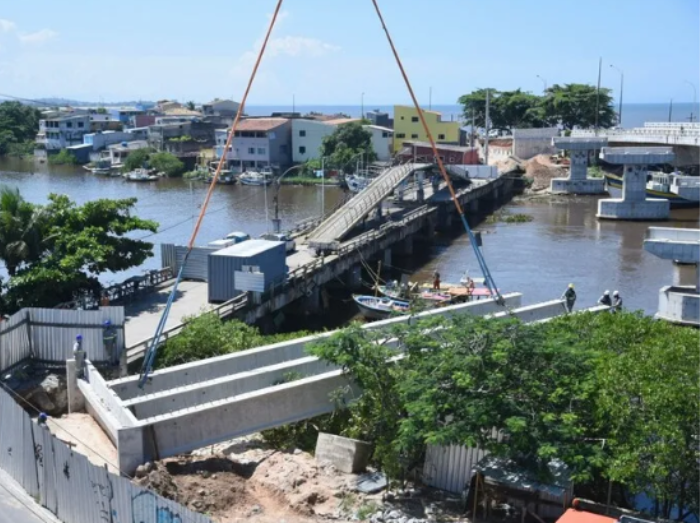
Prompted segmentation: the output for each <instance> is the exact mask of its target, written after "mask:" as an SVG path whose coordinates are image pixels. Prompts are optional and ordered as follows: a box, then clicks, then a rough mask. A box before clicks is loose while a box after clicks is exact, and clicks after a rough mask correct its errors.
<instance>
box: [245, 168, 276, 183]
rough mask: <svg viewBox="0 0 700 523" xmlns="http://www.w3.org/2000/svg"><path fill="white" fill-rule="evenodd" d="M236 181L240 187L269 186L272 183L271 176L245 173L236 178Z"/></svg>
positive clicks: (268, 174)
mask: <svg viewBox="0 0 700 523" xmlns="http://www.w3.org/2000/svg"><path fill="white" fill-rule="evenodd" d="M238 181H239V182H241V184H242V185H270V184H271V183H272V174H270V173H259V172H255V171H247V172H244V173H243V174H241V175H240V176H239V177H238Z"/></svg>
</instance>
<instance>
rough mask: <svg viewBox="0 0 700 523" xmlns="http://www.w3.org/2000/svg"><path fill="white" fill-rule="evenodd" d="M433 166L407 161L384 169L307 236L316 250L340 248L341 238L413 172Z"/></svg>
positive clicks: (307, 241)
mask: <svg viewBox="0 0 700 523" xmlns="http://www.w3.org/2000/svg"><path fill="white" fill-rule="evenodd" d="M430 167H432V164H429V163H406V164H402V165H396V166H394V167H391V168H389V169H387V170H386V171H384V172H383V173H382V174H380V175H379V176H377V177H376V178H375V179H374V180H372V182H371V183H370V184H369V185H368V186H367V187H366V188H365V189H364V190H363V191H361V192H360V193H359V194H358V195H357V196H355V197H354V198H353V199H352V200H350V201H349V202H348V203H347V204H345V205H343V206H342V207H341V208H340V209H338V210H337V211H336V212H334V213H333V214H331V215H330V216H329V217H328V218H327V219H326V220H324V221H323V222H322V223H321V224H320V225H319V226H318V227H317V228H316V229H315V230H314V231H313V232H312V233H311V234H310V235H309V236H308V238H307V240H306V243H308V245H309V246H310V247H312V248H315V249H329V248H337V246H338V240H340V239H341V238H343V237H344V236H346V235H347V234H348V233H349V232H350V231H351V230H352V228H353V227H355V225H357V224H358V223H359V222H360V220H362V219H363V218H365V217H366V216H367V215H368V214H369V213H370V212H371V211H372V210H373V209H375V208H377V205H378V204H379V203H381V201H382V200H384V199H385V198H386V197H387V196H389V194H391V193H392V192H393V191H394V189H396V187H398V186H399V184H401V183H402V182H403V181H404V180H405V179H406V178H408V177H409V176H410V175H411V174H414V173H416V172H419V171H424V170H425V169H428V168H430Z"/></svg>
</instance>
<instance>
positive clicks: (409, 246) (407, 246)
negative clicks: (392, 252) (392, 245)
mask: <svg viewBox="0 0 700 523" xmlns="http://www.w3.org/2000/svg"><path fill="white" fill-rule="evenodd" d="M399 252H400V254H407V255H409V256H410V255H411V254H413V236H408V237H406V238H404V239H403V240H401V243H400V244H399Z"/></svg>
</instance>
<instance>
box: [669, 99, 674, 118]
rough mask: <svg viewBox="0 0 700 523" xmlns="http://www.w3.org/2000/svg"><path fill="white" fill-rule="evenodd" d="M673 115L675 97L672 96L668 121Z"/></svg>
mask: <svg viewBox="0 0 700 523" xmlns="http://www.w3.org/2000/svg"><path fill="white" fill-rule="evenodd" d="M672 117H673V98H671V103H669V104H668V121H669V122H670V121H671V118H672Z"/></svg>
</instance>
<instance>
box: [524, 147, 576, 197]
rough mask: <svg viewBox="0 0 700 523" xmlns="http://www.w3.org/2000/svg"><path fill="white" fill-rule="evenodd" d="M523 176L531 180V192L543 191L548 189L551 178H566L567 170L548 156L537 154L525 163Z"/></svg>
mask: <svg viewBox="0 0 700 523" xmlns="http://www.w3.org/2000/svg"><path fill="white" fill-rule="evenodd" d="M523 165H524V167H525V176H526V177H527V178H530V179H531V180H532V186H531V187H530V190H531V191H534V192H537V191H543V190H546V189H549V186H550V182H551V180H552V178H566V177H567V176H568V169H567V167H565V166H563V165H559V164H556V163H554V162H553V161H552V159H551V158H550V156H549V155H546V154H539V155H537V156H535V157H533V158H531V159H529V160H527V161H525V162H523Z"/></svg>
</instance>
